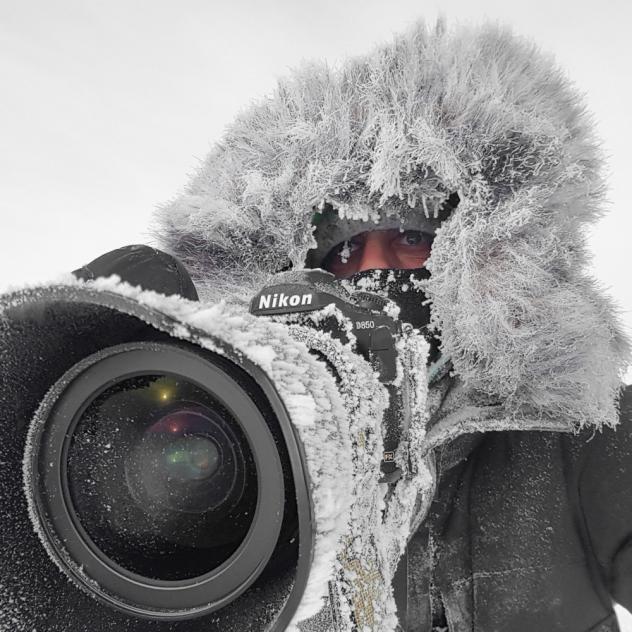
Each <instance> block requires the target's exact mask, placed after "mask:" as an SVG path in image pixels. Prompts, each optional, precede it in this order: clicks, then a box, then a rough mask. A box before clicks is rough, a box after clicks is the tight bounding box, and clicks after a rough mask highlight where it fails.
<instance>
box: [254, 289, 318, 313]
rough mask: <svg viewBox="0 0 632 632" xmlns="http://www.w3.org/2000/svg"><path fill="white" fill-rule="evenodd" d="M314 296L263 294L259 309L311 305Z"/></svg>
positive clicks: (260, 298)
mask: <svg viewBox="0 0 632 632" xmlns="http://www.w3.org/2000/svg"><path fill="white" fill-rule="evenodd" d="M311 304H312V294H311V293H310V294H290V295H289V296H288V295H287V294H284V293H283V292H281V293H280V294H262V295H261V296H260V297H259V309H271V308H275V307H297V306H299V305H311Z"/></svg>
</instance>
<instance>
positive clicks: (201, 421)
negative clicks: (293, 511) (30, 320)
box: [25, 342, 285, 620]
mask: <svg viewBox="0 0 632 632" xmlns="http://www.w3.org/2000/svg"><path fill="white" fill-rule="evenodd" d="M252 393H253V384H252V383H251V381H250V378H249V377H248V376H247V375H246V374H245V372H244V371H242V370H241V369H239V368H238V367H237V366H236V365H234V364H232V363H231V362H229V361H227V360H226V359H225V358H223V357H221V356H219V355H217V354H213V353H211V352H208V351H203V352H201V350H199V349H196V350H195V351H193V350H192V348H191V347H189V346H187V345H184V344H183V345H179V344H177V343H167V342H165V343H163V342H138V343H131V344H121V345H116V346H114V347H110V348H107V349H105V350H103V351H100V352H98V353H96V354H93V355H91V356H88V357H87V358H85V359H83V360H82V361H81V362H79V363H78V364H76V365H75V366H73V367H72V368H71V369H70V370H69V371H68V372H67V373H66V374H65V375H64V376H63V377H62V378H61V379H60V380H59V381H58V382H57V383H56V385H55V386H54V387H53V389H52V391H51V392H50V393H49V396H48V397H47V398H46V400H45V404H44V407H45V409H44V410H42V411H40V419H43V420H45V422H44V423H40V424H35V425H33V426H32V429H31V435H30V437H29V441H30V442H31V443H30V445H31V451H30V459H29V461H28V462H27V463H26V465H25V467H26V468H27V470H28V471H27V477H26V480H27V483H28V485H29V486H30V489H29V490H27V492H28V494H29V497H30V499H31V505H32V509H33V513H34V519H35V524H36V527H37V528H38V530H39V531H40V535H41V536H42V538H43V539H44V541H45V543H46V545H47V547H48V548H49V550H50V552H51V554H52V556H53V558H54V559H55V561H56V562H57V564H58V565H59V566H60V567H61V568H62V570H63V571H64V572H65V573H67V574H68V575H69V576H70V577H71V579H72V580H73V581H74V582H75V583H76V584H78V585H79V586H80V587H81V588H82V589H83V590H85V591H87V592H89V593H90V594H93V595H95V596H96V597H98V598H99V599H100V600H102V601H105V602H106V603H107V604H108V605H110V606H114V607H116V608H117V609H119V610H121V611H123V612H125V613H127V614H133V615H136V616H141V617H147V618H150V619H154V620H180V619H189V618H193V617H198V616H202V615H204V614H208V613H210V612H213V611H215V610H217V609H219V608H221V607H222V606H223V605H225V604H226V603H229V602H230V601H232V600H234V599H235V598H236V597H237V596H239V595H240V594H242V593H243V592H244V591H245V590H246V589H247V588H248V587H249V586H250V585H251V584H252V583H253V582H254V581H255V580H256V579H257V577H258V576H259V575H260V573H261V572H262V570H263V569H264V568H265V566H266V564H267V563H268V561H269V560H270V557H271V555H272V553H273V551H274V550H275V547H276V546H277V540H278V538H279V533H280V530H281V524H282V520H283V516H284V503H285V486H284V469H283V464H282V458H283V457H282V455H281V454H280V451H279V445H278V442H276V441H275V436H274V434H273V432H272V431H271V429H270V427H269V425H268V423H267V421H266V417H265V415H264V413H263V411H262V410H261V407H260V406H258V404H257V402H256V401H255V400H254V399H253V397H252Z"/></svg>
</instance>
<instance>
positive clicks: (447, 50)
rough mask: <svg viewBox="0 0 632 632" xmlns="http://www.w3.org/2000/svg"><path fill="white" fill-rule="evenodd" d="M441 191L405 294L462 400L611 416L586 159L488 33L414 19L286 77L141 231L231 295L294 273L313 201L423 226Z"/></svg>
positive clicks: (561, 107) (512, 49) (514, 42)
mask: <svg viewBox="0 0 632 632" xmlns="http://www.w3.org/2000/svg"><path fill="white" fill-rule="evenodd" d="M455 193H456V194H458V199H459V203H458V206H457V207H456V208H455V209H454V210H453V211H452V212H451V213H450V215H449V216H448V217H447V219H445V220H444V221H443V222H442V223H441V224H440V226H439V227H437V229H436V232H435V240H434V244H433V249H432V255H431V257H430V259H429V260H428V262H427V267H428V269H429V270H430V272H431V275H430V279H429V280H428V281H427V286H426V287H425V291H426V295H427V297H428V298H429V299H430V301H431V303H430V305H431V318H432V321H431V322H432V325H433V327H434V328H435V331H436V332H437V333H438V335H439V336H440V338H441V351H442V354H443V355H444V356H447V357H449V358H451V360H452V364H453V368H454V372H453V375H454V376H456V377H457V378H458V379H459V382H460V384H461V387H462V389H463V390H464V391H465V392H466V393H467V394H468V398H469V401H475V402H478V403H479V404H481V403H486V404H488V405H495V410H496V411H497V412H498V411H502V415H503V416H504V417H505V418H507V419H511V420H513V421H512V425H514V426H515V425H519V423H520V420H521V419H525V420H530V423H531V425H534V424H536V423H540V424H541V426H542V427H546V424H547V420H550V421H551V423H552V424H553V423H554V425H555V427H556V429H559V428H560V427H564V428H567V429H569V430H572V429H577V428H579V427H581V426H585V425H594V426H596V427H600V426H602V425H603V424H609V425H614V424H615V423H616V421H617V397H618V391H619V388H620V385H621V379H622V376H623V372H624V370H625V368H626V366H627V363H628V360H629V353H630V351H629V350H630V345H629V341H628V339H627V337H626V334H625V333H624V331H623V327H622V325H621V324H620V322H619V321H618V314H617V309H616V307H615V305H614V304H613V302H612V301H611V300H610V298H609V297H608V296H607V294H606V292H605V291H604V289H603V288H601V287H600V285H599V284H598V283H597V281H596V280H595V279H594V278H592V277H591V276H590V274H589V261H590V254H589V251H588V246H587V242H586V229H587V228H588V227H589V225H590V224H592V223H594V222H596V221H597V220H598V219H599V218H600V217H601V216H602V214H603V212H604V201H605V199H604V195H605V182H604V164H603V155H602V152H601V150H600V146H599V142H598V140H597V139H596V138H595V136H594V132H593V127H592V123H591V119H590V116H589V114H587V112H586V110H585V104H584V101H583V98H582V96H581V94H580V93H579V91H578V90H577V88H576V87H575V86H574V85H573V84H572V83H571V82H570V81H569V79H568V78H567V77H566V76H565V74H564V73H563V72H562V71H561V70H560V69H559V68H558V66H557V65H556V63H555V61H554V60H553V58H552V57H551V56H549V55H546V54H543V53H542V52H541V51H540V50H539V49H538V48H537V46H536V45H535V44H533V43H532V42H530V41H528V40H525V39H524V38H522V37H519V36H516V35H514V34H513V33H512V32H511V31H510V30H509V29H507V28H503V27H500V26H497V25H493V24H485V25H483V26H479V27H465V26H459V27H456V28H452V29H447V28H446V26H445V24H444V23H443V21H439V22H438V23H437V25H436V26H435V27H434V28H428V27H426V26H425V25H424V24H423V23H422V22H419V23H417V24H416V25H414V26H413V27H412V28H411V29H409V30H408V31H407V32H405V33H403V34H401V35H399V36H397V37H396V38H395V39H394V40H393V41H392V42H390V43H387V44H384V45H382V46H380V47H378V48H376V49H375V50H373V51H372V52H371V53H369V54H367V55H365V56H360V57H356V58H352V59H349V60H348V61H346V62H345V63H343V64H342V65H341V66H340V67H338V68H335V69H332V68H330V67H328V66H327V65H326V64H324V63H321V64H318V63H313V64H307V65H304V66H302V67H300V68H299V69H297V70H295V71H294V72H293V73H292V74H291V75H290V76H288V77H286V78H284V79H282V80H280V81H279V83H278V86H277V88H276V90H275V91H274V93H273V94H272V95H270V96H268V97H266V98H264V99H261V100H260V101H258V102H257V103H255V104H254V105H251V106H250V107H248V108H247V109H245V110H244V111H243V112H242V113H241V114H240V115H239V116H237V118H236V119H235V121H234V122H233V123H232V124H231V125H230V126H229V127H228V128H227V130H226V131H225V133H224V135H223V137H222V139H221V140H220V141H219V142H218V143H217V144H216V145H215V146H214V148H213V149H212V151H211V152H210V154H209V155H208V157H207V158H206V160H205V161H204V163H203V164H202V165H201V167H200V168H199V170H198V171H197V173H196V174H195V175H194V176H193V178H192V179H191V181H190V182H189V184H188V185H187V186H186V188H185V190H184V191H183V192H182V193H181V194H180V195H178V196H177V197H176V198H175V199H173V200H172V201H171V202H169V203H168V204H166V205H164V206H162V207H161V208H160V209H159V210H158V212H157V214H156V222H155V226H154V234H155V235H156V236H157V238H158V240H159V242H160V245H161V246H162V247H163V248H164V249H166V250H168V251H169V252H171V253H173V254H174V255H176V256H177V257H178V258H179V259H180V260H181V261H182V262H183V263H184V264H185V265H186V266H187V268H188V269H189V271H190V272H191V274H192V276H193V278H194V280H195V282H196V285H197V286H198V288H199V290H200V293H201V295H202V297H203V298H205V297H206V298H207V299H209V300H217V299H220V298H231V299H233V300H239V299H243V298H244V297H249V296H251V295H253V294H254V293H256V291H257V289H259V288H260V287H261V286H262V285H263V284H264V283H265V282H266V281H268V280H269V277H270V275H272V274H274V273H275V272H278V271H280V270H282V269H286V268H288V267H289V266H292V267H293V268H295V269H297V268H301V267H304V265H305V260H306V254H307V252H308V250H309V249H311V248H313V247H314V246H315V242H314V239H313V236H312V231H313V228H314V227H313V225H312V218H313V217H314V213H315V212H317V211H318V210H322V209H324V208H325V205H331V206H332V207H333V208H334V209H337V211H338V213H339V214H340V215H341V216H342V217H346V218H351V219H364V220H366V221H370V220H371V218H372V217H373V216H374V214H375V213H376V212H378V210H379V212H380V213H381V214H382V216H383V215H384V214H386V215H395V216H403V215H404V214H406V215H408V214H410V213H411V212H412V213H418V214H424V215H425V216H426V217H432V218H436V217H437V216H438V215H439V211H440V209H441V208H442V207H443V205H444V204H445V202H446V200H447V199H448V198H449V196H450V195H452V194H455ZM496 418H498V415H496Z"/></svg>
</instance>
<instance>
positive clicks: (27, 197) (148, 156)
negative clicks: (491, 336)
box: [0, 0, 632, 631]
mask: <svg viewBox="0 0 632 632" xmlns="http://www.w3.org/2000/svg"><path fill="white" fill-rule="evenodd" d="M439 12H443V13H444V14H445V15H446V17H447V18H448V21H450V20H454V19H458V20H462V21H472V20H473V21H476V22H479V21H481V20H482V19H483V18H485V17H488V18H491V19H497V20H499V21H501V22H505V23H509V24H510V25H512V26H513V27H514V28H515V30H516V31H517V32H519V33H522V34H525V35H528V36H531V37H533V38H534V39H535V40H536V41H537V42H539V43H540V44H541V46H542V47H543V48H545V49H547V50H550V51H552V52H554V53H555V54H556V56H557V58H558V60H559V62H560V63H561V64H562V65H563V66H564V67H565V68H566V69H567V71H568V73H569V75H570V76H571V77H572V78H573V79H574V80H575V82H576V83H577V84H578V86H579V87H580V89H581V90H582V91H584V92H585V93H586V95H587V100H588V104H589V107H590V109H591V110H592V111H593V112H594V115H595V119H596V122H597V129H598V132H599V135H600V136H601V137H602V139H603V140H604V145H605V148H606V150H607V152H608V153H609V155H610V166H611V178H610V182H611V191H610V199H611V202H612V205H611V212H610V214H609V216H607V217H606V218H604V219H603V220H602V221H601V222H600V224H599V225H598V227H597V228H596V229H595V230H594V231H593V233H592V234H591V244H592V247H593V251H594V275H595V276H596V277H597V278H598V279H600V280H601V281H602V282H603V284H604V285H605V287H606V288H607V289H608V290H609V292H610V294H611V295H612V296H613V297H614V298H615V299H616V301H617V303H618V304H619V305H620V307H621V309H622V316H623V319H624V321H625V323H626V325H627V327H628V331H629V333H630V334H631V335H632V284H631V283H630V282H629V272H628V271H629V270H630V267H631V266H630V262H629V258H628V255H629V247H628V241H629V239H630V237H629V235H630V232H631V228H632V217H630V215H629V211H628V210H627V207H628V205H629V204H628V200H627V197H628V192H627V190H626V188H628V187H629V182H630V180H631V178H632V158H631V157H630V147H632V130H631V126H630V117H631V113H630V107H629V104H630V102H631V101H632V89H631V88H630V83H629V77H630V72H629V65H630V62H631V61H632V44H631V35H630V27H631V26H632V20H631V18H632V8H631V5H630V3H629V2H626V1H625V0H605V1H602V2H595V0H582V1H571V0H563V1H560V2H552V1H551V0H531V1H529V2H526V1H524V2H521V3H517V2H507V1H506V0H477V1H476V2H472V0H441V1H440V2H439V1H435V0H433V1H424V0H388V1H385V0H381V1H378V0H346V1H345V0H310V1H305V0H276V1H269V0H268V1H265V0H250V1H249V2H247V1H245V0H228V1H226V2H222V3H220V2H213V1H212V0H199V1H198V0H180V1H179V2H177V3H176V2H175V1H174V2H166V1H164V0H151V1H149V0H147V1H143V2H139V1H130V0H108V1H98V2H97V1H91V2H87V1H85V0H83V1H81V0H55V1H54V2H50V1H49V0H40V1H36V2H32V1H28V0H26V1H25V0H2V2H1V4H0V90H1V92H0V220H1V221H0V290H3V289H5V288H7V287H8V286H9V285H11V286H16V285H20V284H21V283H24V282H34V281H43V280H49V279H51V278H54V277H55V276H57V275H58V274H60V273H63V272H65V271H68V270H72V269H74V268H77V267H79V266H81V265H83V264H84V263H87V262H88V261H90V260H91V259H93V258H95V257H96V256H98V255H100V254H102V253H104V252H106V251H108V250H110V249H113V248H116V247H119V246H122V245H124V244H128V243H139V242H141V243H142V242H145V243H147V242H149V236H148V235H147V233H146V230H147V227H148V225H149V222H150V215H151V213H152V211H153V209H154V207H155V206H156V205H157V204H159V203H162V202H165V201H166V200H168V199H169V198H171V197H172V196H174V195H175V194H176V193H177V192H178V191H179V189H180V188H181V187H182V186H183V185H184V183H185V181H186V177H187V174H189V173H191V172H192V171H193V169H194V168H195V167H196V165H197V163H198V161H199V160H200V159H202V158H203V157H204V155H205V154H206V153H207V151H208V150H209V148H210V146H211V144H212V142H213V141H215V140H216V139H218V138H219V136H220V134H221V132H222V129H223V127H224V126H225V125H226V124H227V123H229V122H230V121H231V120H232V118H233V116H234V114H235V113H236V112H237V111H238V110H239V109H240V108H241V107H243V106H245V105H247V104H248V103H249V101H250V100H252V99H256V98H258V97H260V96H261V95H263V94H265V93H268V92H270V91H271V90H272V89H273V88H274V85H275V80H276V78H277V77H279V76H282V75H284V74H286V73H287V71H288V70H289V69H290V68H292V67H294V66H296V65H297V64H299V63H300V62H301V60H304V59H311V58H326V59H327V60H329V61H330V62H331V63H332V64H335V63H337V62H338V61H339V60H341V59H342V58H344V57H345V56H348V55H353V54H358V53H363V52H366V51H367V50H368V49H369V48H371V47H372V46H373V45H375V44H377V43H379V42H382V41H385V40H388V39H390V37H391V35H392V34H393V33H394V32H396V31H399V30H401V29H402V28H405V27H406V26H407V25H409V24H411V23H412V22H413V21H414V20H416V19H417V18H420V17H425V18H426V19H427V20H428V21H430V22H434V20H435V19H436V17H437V15H438V14H439ZM627 381H628V382H632V369H631V370H630V371H629V372H628V375H627ZM625 625H626V626H627V627H625V628H624V630H628V631H632V617H630V622H628V623H626V624H625Z"/></svg>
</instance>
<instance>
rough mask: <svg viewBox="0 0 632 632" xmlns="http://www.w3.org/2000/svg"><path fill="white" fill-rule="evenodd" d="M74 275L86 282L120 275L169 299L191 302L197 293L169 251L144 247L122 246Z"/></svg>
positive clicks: (129, 281) (180, 265)
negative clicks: (173, 296)
mask: <svg viewBox="0 0 632 632" xmlns="http://www.w3.org/2000/svg"><path fill="white" fill-rule="evenodd" d="M73 274H74V275H75V276H76V277H77V278H79V279H83V280H84V281H88V280H91V279H96V278H98V277H107V276H111V275H112V274H117V275H118V276H119V277H120V278H121V280H123V281H126V282H127V283H129V284H130V285H139V286H141V287H142V288H143V289H144V290H153V291H154V292H160V293H161V294H166V295H167V296H169V295H171V294H179V295H180V296H183V297H184V298H188V299H189V300H191V301H197V300H198V293H197V290H196V289H195V286H194V285H193V281H192V280H191V277H190V276H189V273H188V272H187V270H186V269H185V267H184V266H183V265H182V263H181V262H180V261H179V260H178V259H176V258H175V257H173V256H172V255H170V254H167V253H166V252H163V251H162V250H159V249H158V248H152V247H151V246H145V245H142V244H137V245H130V246H123V247H122V248H117V249H116V250H111V251H110V252H106V253H105V254H104V255H101V256H100V257H97V258H96V259H94V260H93V261H91V262H90V263H88V264H86V265H85V266H83V267H82V268H79V269H77V270H74V271H73Z"/></svg>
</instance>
